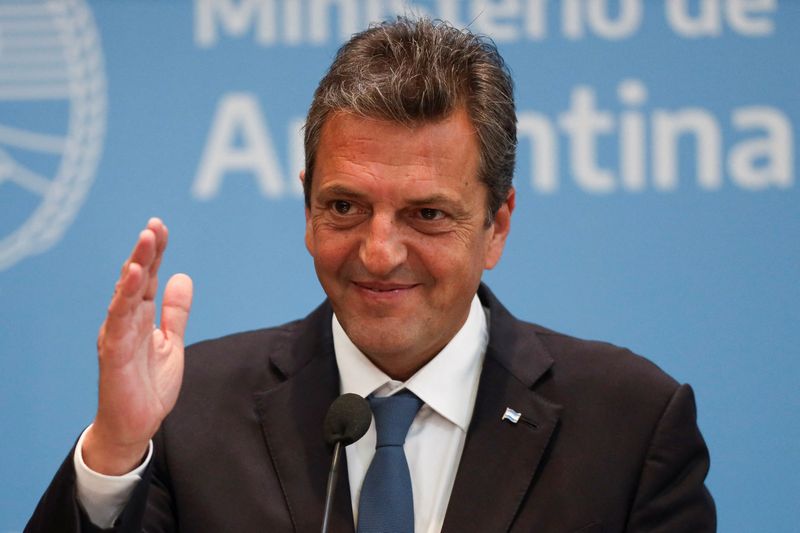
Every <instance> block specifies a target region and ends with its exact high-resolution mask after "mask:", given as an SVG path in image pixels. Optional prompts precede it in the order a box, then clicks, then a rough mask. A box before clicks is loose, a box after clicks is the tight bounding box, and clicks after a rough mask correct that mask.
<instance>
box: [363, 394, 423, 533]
mask: <svg viewBox="0 0 800 533" xmlns="http://www.w3.org/2000/svg"><path fill="white" fill-rule="evenodd" d="M367 399H368V400H369V403H370V406H371V407H372V413H373V414H374V415H375V430H376V432H377V434H378V438H377V442H376V444H375V455H374V456H373V458H372V462H371V463H370V465H369V469H367V475H366V477H365V478H364V484H363V485H362V487H361V496H360V498H359V500H358V533H414V498H413V495H412V492H411V474H409V471H408V462H407V461H406V454H405V452H404V451H403V443H404V442H405V440H406V433H408V428H409V427H411V422H412V421H413V420H414V417H415V416H416V415H417V411H419V408H420V407H422V400H420V399H419V398H417V397H416V396H414V394H413V393H412V392H411V391H408V390H404V391H401V392H399V393H397V394H395V395H394V396H387V397H385V398H375V397H372V396H370V397H369V398H367Z"/></svg>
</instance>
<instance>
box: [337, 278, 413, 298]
mask: <svg viewBox="0 0 800 533" xmlns="http://www.w3.org/2000/svg"><path fill="white" fill-rule="evenodd" d="M353 285H354V286H355V288H356V289H357V291H358V293H359V294H360V295H361V297H362V298H365V299H366V300H370V301H373V302H375V301H378V302H390V301H396V300H398V299H400V298H403V297H405V296H408V295H409V294H411V292H412V291H413V290H414V288H416V287H418V286H419V284H418V283H390V282H384V281H354V282H353Z"/></svg>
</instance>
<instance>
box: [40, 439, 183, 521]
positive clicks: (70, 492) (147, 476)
mask: <svg viewBox="0 0 800 533" xmlns="http://www.w3.org/2000/svg"><path fill="white" fill-rule="evenodd" d="M74 453H75V449H74V448H73V449H72V450H71V451H70V453H69V454H68V455H67V458H66V460H64V462H63V463H62V464H61V467H60V468H59V469H58V472H56V475H55V477H54V478H53V481H51V482H50V486H49V487H47V491H46V492H45V493H44V495H43V496H42V498H41V499H40V500H39V503H38V505H37V506H36V510H35V511H34V512H33V516H31V519H30V520H29V521H28V524H27V525H26V526H25V529H24V532H25V533H56V532H57V533H100V532H114V533H139V532H141V531H143V524H146V528H147V531H148V532H153V533H171V532H173V531H175V529H176V528H175V527H174V518H173V517H174V514H173V513H172V505H171V498H170V496H169V491H168V488H167V486H166V485H165V484H164V483H163V482H162V481H160V480H159V479H157V478H156V476H155V471H156V470H157V467H156V466H155V465H154V464H153V463H154V461H151V463H150V465H148V467H147V468H146V469H145V471H144V472H143V473H142V479H141V481H139V483H138V484H137V485H136V488H134V489H133V492H132V493H131V498H130V500H129V501H128V504H127V505H126V506H125V510H124V511H123V512H122V514H121V515H120V516H119V518H118V519H117V521H116V523H115V525H114V527H113V528H111V529H101V528H99V527H97V526H95V525H94V524H93V523H92V522H91V521H90V520H89V517H88V516H87V515H86V513H85V512H84V511H83V508H82V507H81V505H80V504H79V503H78V497H77V493H76V488H75V487H76V485H75V467H74V463H73V459H72V457H73V454H74Z"/></svg>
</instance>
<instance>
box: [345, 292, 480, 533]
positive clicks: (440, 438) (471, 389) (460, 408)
mask: <svg viewBox="0 0 800 533" xmlns="http://www.w3.org/2000/svg"><path fill="white" fill-rule="evenodd" d="M488 340H489V331H488V326H487V324H486V314H485V313H484V311H483V307H481V303H480V300H478V297H477V296H475V297H474V298H473V300H472V305H471V307H470V311H469V316H468V317H467V321H466V322H465V323H464V325H463V326H462V327H461V329H460V330H459V331H458V333H456V336H455V337H453V338H452V339H451V340H450V342H449V343H448V344H447V346H445V347H444V349H443V350H442V351H441V352H439V354H438V355H437V356H436V357H434V358H433V359H431V360H430V362H428V364H427V365H425V366H424V367H422V368H420V369H419V370H418V371H417V373H416V374H414V375H413V376H411V377H410V378H409V379H408V381H406V382H405V383H402V382H400V381H395V380H393V379H391V378H390V377H389V376H387V375H386V374H384V373H383V371H381V370H380V369H379V368H378V367H376V366H375V365H373V364H372V362H371V361H370V360H369V359H367V357H366V356H365V355H364V354H362V353H361V351H360V350H359V349H358V348H357V347H356V346H355V345H354V344H353V343H352V342H351V341H350V339H349V338H348V337H347V334H346V333H345V332H344V329H342V326H341V325H340V324H339V321H338V320H337V319H336V317H335V316H334V317H333V346H334V349H335V351H336V364H337V365H338V366H339V376H340V378H341V392H342V393H345V392H354V393H356V394H359V395H361V396H364V397H366V396H369V395H370V394H372V393H375V395H376V396H390V395H391V394H394V393H396V392H398V391H399V390H402V389H408V390H410V391H411V392H413V393H414V394H416V395H417V397H418V398H420V399H421V400H422V401H423V402H425V404H424V405H423V406H422V408H421V409H420V410H419V413H417V416H416V417H415V418H414V421H413V422H412V424H411V427H410V428H409V430H408V434H407V435H406V442H405V444H404V445H403V449H404V450H405V452H406V459H407V460H408V469H409V471H410V473H411V487H412V490H413V493H414V531H415V533H439V532H440V531H441V530H442V525H443V524H444V515H445V512H446V511H447V503H448V502H449V501H450V493H451V492H452V490H453V482H454V481H455V478H456V471H457V470H458V463H459V461H460V460H461V452H462V451H463V450H464V442H465V440H466V437H467V430H468V429H469V422H470V420H471V419H472V411H473V408H474V407H475V396H476V395H477V393H478V380H479V379H480V375H481V367H482V366H483V357H484V355H485V353H486V345H487V343H488ZM375 438H376V435H375V423H374V420H373V423H372V424H371V425H370V427H369V430H368V431H367V434H366V435H364V437H362V438H361V440H359V441H357V442H355V443H353V444H351V445H350V446H348V447H347V448H345V451H346V452H347V475H348V478H349V481H350V500H351V503H352V505H353V518H354V521H355V523H356V524H358V499H359V496H360V494H361V486H362V485H363V484H364V476H365V475H366V473H367V468H368V467H369V464H370V462H371V461H372V456H373V455H374V454H375Z"/></svg>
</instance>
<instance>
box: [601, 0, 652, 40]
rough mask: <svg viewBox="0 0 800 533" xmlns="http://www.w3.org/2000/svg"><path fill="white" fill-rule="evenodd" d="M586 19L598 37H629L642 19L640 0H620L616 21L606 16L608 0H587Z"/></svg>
mask: <svg viewBox="0 0 800 533" xmlns="http://www.w3.org/2000/svg"><path fill="white" fill-rule="evenodd" d="M587 7H588V13H587V14H588V17H587V20H588V22H589V24H590V25H591V27H592V29H593V30H594V31H595V33H597V35H599V36H600V37H604V38H606V39H613V40H617V39H624V38H626V37H630V36H631V35H632V34H633V33H634V32H635V31H636V30H637V29H638V28H639V24H640V23H641V21H642V4H641V0H620V6H619V16H618V18H617V20H616V21H614V20H611V18H609V16H608V0H589V4H588V5H587Z"/></svg>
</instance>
